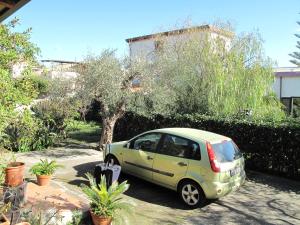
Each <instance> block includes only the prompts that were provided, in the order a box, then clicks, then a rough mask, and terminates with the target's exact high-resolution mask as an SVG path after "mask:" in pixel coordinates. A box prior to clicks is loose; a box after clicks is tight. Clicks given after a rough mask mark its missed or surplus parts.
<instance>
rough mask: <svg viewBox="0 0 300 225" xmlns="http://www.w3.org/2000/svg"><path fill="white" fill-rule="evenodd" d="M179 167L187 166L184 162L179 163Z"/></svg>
mask: <svg viewBox="0 0 300 225" xmlns="http://www.w3.org/2000/svg"><path fill="white" fill-rule="evenodd" d="M177 164H178V165H179V166H187V164H186V163H184V162H179V163H177Z"/></svg>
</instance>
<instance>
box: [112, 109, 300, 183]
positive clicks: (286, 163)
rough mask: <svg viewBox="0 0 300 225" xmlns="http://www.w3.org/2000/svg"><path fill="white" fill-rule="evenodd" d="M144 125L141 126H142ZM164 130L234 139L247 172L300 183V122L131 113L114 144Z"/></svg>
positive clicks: (118, 128) (121, 122) (120, 125)
mask: <svg viewBox="0 0 300 225" xmlns="http://www.w3.org/2000/svg"><path fill="white" fill-rule="evenodd" d="M141 124H142V125H141ZM163 127H191V128H196V129H202V130H207V131H212V132H215V133H218V134H222V135H225V136H228V137H231V138H232V139H233V140H234V141H235V142H236V143H237V144H238V146H239V147H240V149H241V151H242V152H243V154H244V157H245V159H246V168H248V169H252V170H258V171H262V172H269V173H273V174H278V175H282V176H286V177H289V178H293V179H297V180H300V145H299V143H300V122H299V121H297V120H292V119H289V120H286V121H282V122H280V123H279V122H272V121H269V122H263V121H247V120H234V119H222V118H218V117H210V116H203V115H193V116H192V115H183V116H174V117H163V116H160V115H157V116H155V117H153V118H146V117H143V116H140V115H137V114H133V113H128V114H126V116H125V117H124V118H122V119H120V120H119V121H118V122H117V124H116V127H115V131H114V134H115V136H114V140H115V141H119V140H128V139H130V138H132V137H133V136H135V135H137V134H139V133H141V132H144V131H148V130H152V129H157V128H163Z"/></svg>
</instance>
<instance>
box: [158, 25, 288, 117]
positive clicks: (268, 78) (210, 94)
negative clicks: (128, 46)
mask: <svg viewBox="0 0 300 225" xmlns="http://www.w3.org/2000/svg"><path fill="white" fill-rule="evenodd" d="M187 37H188V38H185V39H179V40H178V41H175V42H172V43H168V42H164V43H165V45H164V49H163V50H161V51H160V52H159V54H158V55H157V57H156V61H155V63H154V64H155V65H154V66H156V67H158V68H159V70H160V77H161V80H162V82H166V83H168V84H169V87H172V88H173V89H174V91H175V93H176V96H177V97H176V99H177V106H178V107H177V113H180V114H186V113H187V114H193V113H200V114H209V115H217V116H222V117H245V116H249V115H251V116H252V117H255V118H266V117H271V118H273V119H274V118H275V119H280V118H282V117H284V113H283V111H282V110H281V104H280V102H279V101H278V100H277V99H276V97H275V94H274V92H273V90H272V85H273V83H274V78H275V77H274V73H273V71H272V66H273V63H272V61H271V60H270V59H269V58H268V57H266V56H265V55H264V51H263V47H262V41H261V38H260V36H259V35H258V34H257V33H250V34H244V35H236V36H235V35H233V34H232V33H230V32H227V33H223V34H222V33H221V35H219V36H213V35H211V33H209V32H203V33H201V35H199V33H197V32H195V31H193V30H191V32H190V34H189V35H187ZM163 38H164V37H162V40H161V42H163V41H164V40H163Z"/></svg>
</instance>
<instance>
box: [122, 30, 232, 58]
mask: <svg viewBox="0 0 300 225" xmlns="http://www.w3.org/2000/svg"><path fill="white" fill-rule="evenodd" d="M207 34H208V35H209V38H211V39H212V40H213V39H215V38H217V37H221V38H222V39H223V40H224V41H225V44H226V45H227V46H228V47H229V46H230V42H231V39H232V37H233V36H234V34H233V33H232V32H230V31H227V30H222V29H219V28H217V27H214V26H211V25H203V26H196V27H190V28H183V29H178V30H172V31H166V32H161V33H155V34H149V35H144V36H139V37H134V38H128V39H126V42H127V43H128V44H129V50H130V57H131V58H135V57H146V58H147V59H148V60H152V59H153V58H154V57H155V52H156V51H157V50H159V49H161V48H162V47H163V46H164V45H166V44H173V43H174V44H175V43H176V42H178V41H181V40H187V39H188V38H189V37H191V35H197V37H200V38H201V37H206V35H207Z"/></svg>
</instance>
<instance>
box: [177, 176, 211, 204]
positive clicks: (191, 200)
mask: <svg viewBox="0 0 300 225" xmlns="http://www.w3.org/2000/svg"><path fill="white" fill-rule="evenodd" d="M179 194H180V197H181V199H182V201H183V202H184V203H185V205H186V206H188V207H189V208H192V209H195V208H198V207H200V206H203V205H204V203H205V202H206V198H205V195H204V193H203V191H202V189H201V187H200V186H199V185H198V184H197V183H196V182H194V181H185V182H183V183H182V184H181V185H180V187H179Z"/></svg>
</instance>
